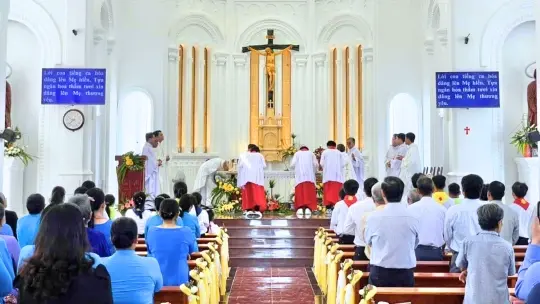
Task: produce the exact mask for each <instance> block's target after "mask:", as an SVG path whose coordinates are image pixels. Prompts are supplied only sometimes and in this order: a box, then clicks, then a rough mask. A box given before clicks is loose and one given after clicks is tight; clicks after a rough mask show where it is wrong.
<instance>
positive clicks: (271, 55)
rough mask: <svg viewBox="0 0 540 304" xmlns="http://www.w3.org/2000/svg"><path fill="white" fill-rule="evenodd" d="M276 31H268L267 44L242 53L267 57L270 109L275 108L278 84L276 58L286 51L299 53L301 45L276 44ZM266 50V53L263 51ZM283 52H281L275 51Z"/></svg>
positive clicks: (243, 49) (246, 49)
mask: <svg viewBox="0 0 540 304" xmlns="http://www.w3.org/2000/svg"><path fill="white" fill-rule="evenodd" d="M274 38H275V37H274V30H273V29H268V30H266V39H267V43H266V44H261V45H250V46H245V47H242V53H247V52H257V53H258V54H259V56H265V57H266V93H267V94H266V95H267V103H266V107H267V108H269V109H273V108H274V88H275V82H276V65H275V64H276V58H275V57H276V56H277V55H280V54H281V53H283V52H284V51H286V50H293V51H299V50H300V46H299V45H292V44H274ZM261 50H264V51H261ZM275 50H281V51H277V52H276V51H275Z"/></svg>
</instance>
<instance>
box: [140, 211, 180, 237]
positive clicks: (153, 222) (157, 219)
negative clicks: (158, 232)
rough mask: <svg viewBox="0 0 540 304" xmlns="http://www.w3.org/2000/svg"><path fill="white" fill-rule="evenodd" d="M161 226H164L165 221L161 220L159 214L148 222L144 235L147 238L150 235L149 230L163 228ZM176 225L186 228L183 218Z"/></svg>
mask: <svg viewBox="0 0 540 304" xmlns="http://www.w3.org/2000/svg"><path fill="white" fill-rule="evenodd" d="M161 225H163V219H162V218H161V216H159V215H158V214H156V215H154V216H152V217H151V218H149V219H148V220H147V221H146V225H145V226H144V235H145V236H147V235H148V229H150V227H155V226H161ZM176 225H178V226H184V222H183V221H182V218H180V217H179V218H177V219H176Z"/></svg>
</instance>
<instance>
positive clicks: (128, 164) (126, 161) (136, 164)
mask: <svg viewBox="0 0 540 304" xmlns="http://www.w3.org/2000/svg"><path fill="white" fill-rule="evenodd" d="M143 170H144V158H143V157H142V156H140V155H139V154H135V153H134V152H133V151H130V152H128V153H126V154H124V155H122V161H121V162H120V164H119V165H118V167H117V168H116V173H117V177H118V184H119V185H121V184H122V183H123V182H124V178H125V177H126V174H127V173H128V172H129V171H143Z"/></svg>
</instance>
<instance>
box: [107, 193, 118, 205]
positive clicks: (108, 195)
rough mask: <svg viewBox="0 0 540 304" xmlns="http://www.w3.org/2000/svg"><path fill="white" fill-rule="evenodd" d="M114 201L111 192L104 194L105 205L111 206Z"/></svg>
mask: <svg viewBox="0 0 540 304" xmlns="http://www.w3.org/2000/svg"><path fill="white" fill-rule="evenodd" d="M115 201H116V198H115V197H114V195H112V194H107V195H105V204H106V205H107V206H112V205H114V202H115Z"/></svg>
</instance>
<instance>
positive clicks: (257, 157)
mask: <svg viewBox="0 0 540 304" xmlns="http://www.w3.org/2000/svg"><path fill="white" fill-rule="evenodd" d="M264 168H266V162H265V160H264V157H263V156H262V154H261V153H260V149H259V147H255V148H253V149H252V150H251V152H249V153H246V154H245V155H244V158H243V159H242V158H240V161H239V162H238V187H239V188H241V189H242V210H244V211H245V212H246V218H255V219H256V218H262V213H261V212H264V211H265V210H266V193H265V192H264Z"/></svg>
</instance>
